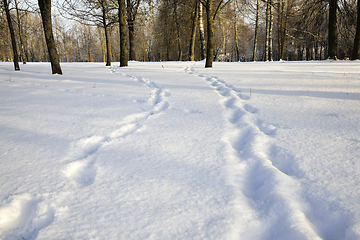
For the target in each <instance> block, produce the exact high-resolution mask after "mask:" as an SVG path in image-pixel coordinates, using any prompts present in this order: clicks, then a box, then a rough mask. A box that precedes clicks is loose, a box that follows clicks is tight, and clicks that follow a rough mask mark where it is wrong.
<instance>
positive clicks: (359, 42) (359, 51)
mask: <svg viewBox="0 0 360 240" xmlns="http://www.w3.org/2000/svg"><path fill="white" fill-rule="evenodd" d="M359 58H360V1H359V0H358V1H357V20H356V33H355V39H354V48H353V51H352V56H351V59H352V60H356V59H359Z"/></svg>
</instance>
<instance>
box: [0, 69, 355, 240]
mask: <svg viewBox="0 0 360 240" xmlns="http://www.w3.org/2000/svg"><path fill="white" fill-rule="evenodd" d="M202 64H203V63H190V62H183V63H175V62H173V63H172V62H166V63H137V62H131V63H130V67H128V68H119V67H117V66H116V65H115V64H114V65H115V66H112V67H109V68H107V67H104V66H102V64H92V65H91V66H92V68H91V69H90V68H89V67H88V66H89V65H87V64H64V73H65V74H64V75H63V76H48V75H46V74H44V72H45V69H46V68H44V67H45V66H47V65H46V64H27V66H24V69H23V70H22V72H20V73H15V74H14V73H13V72H12V70H11V64H4V63H2V65H1V66H3V67H4V68H2V69H1V70H0V76H1V77H2V78H4V79H5V80H6V79H8V77H7V76H8V75H9V74H12V75H11V79H12V81H5V80H4V81H2V82H1V88H0V91H1V94H0V100H1V101H2V102H3V105H2V107H1V108H0V131H1V132H2V134H0V136H1V138H0V146H1V147H0V150H1V151H2V155H1V157H2V161H1V162H0V164H1V166H0V169H2V172H1V174H0V176H1V178H0V180H1V183H2V187H1V189H0V190H1V191H0V201H1V203H0V237H1V238H2V239H91V238H94V239H105V238H106V239H259V240H260V239H276V240H278V239H294V240H296V239H299V240H300V239H314V240H315V239H326V240H331V239H346V240H350V239H359V236H360V225H359V223H360V210H359V209H360V205H359V202H358V199H359V197H360V189H359V184H360V180H359V174H360V164H359V163H358V162H357V161H358V156H360V153H359V149H360V147H359V143H360V140H359V139H360V137H359V130H358V129H359V128H360V126H359V119H360V116H359V110H360V104H359V102H360V84H359V79H358V77H357V74H355V73H354V70H353V69H355V68H354V67H359V66H358V65H359V63H354V65H351V64H348V63H347V62H325V63H322V62H320V63H297V64H298V65H293V64H292V63H288V64H284V63H268V64H266V65H262V64H260V63H259V64H257V65H256V64H255V63H253V64H255V65H252V64H242V63H231V64H230V63H228V64H225V63H224V64H221V63H216V64H214V69H211V70H210V69H203V65H202ZM294 64H295V63H294ZM352 64H353V63H352ZM259 65H261V66H264V70H261V71H260V70H258V69H257V66H259ZM304 65H307V67H305V68H303V66H304ZM328 65H329V66H330V65H332V66H330V68H331V70H332V71H334V72H331V71H329V69H328V70H326V69H327V67H328ZM35 66H36V67H37V68H34V67H35ZM220 66H222V67H223V68H224V69H225V70H224V71H219V68H220ZM309 66H311V67H312V68H310V67H309ZM341 67H346V70H344V71H347V75H346V76H347V78H346V79H340V80H339V76H345V73H344V74H340V75H339V74H338V73H339V71H342V68H341ZM239 68H241V71H242V75H240V76H239V74H238V72H239ZM293 68H294V69H293ZM324 68H325V70H324ZM269 69H270V70H269ZM336 69H341V70H336ZM87 71H89V72H87ZM263 71H264V72H266V71H268V72H267V75H266V78H265V80H261V79H260V80H259V78H262V77H263V75H262V74H263ZM309 71H312V74H311V73H309ZM67 72H70V73H71V74H69V75H67V74H66V73H67ZM249 72H250V73H249ZM299 74H302V75H301V76H303V78H302V79H296V78H297V77H298V75H299ZM284 76H285V77H284ZM242 77H243V78H244V79H247V80H246V81H245V80H244V79H243V78H242ZM282 77H284V79H285V81H283V79H282ZM311 77H313V78H314V79H312V80H311V81H309V80H308V79H307V78H311ZM294 79H295V80H294ZM324 79H326V80H324ZM343 85H344V86H343ZM324 86H325V87H324ZM279 88H281V90H279ZM280 100H281V101H283V102H280ZM279 102H280V105H277V104H279ZM298 102H301V103H302V104H303V108H301V106H300V107H299V106H298V105H297V103H298ZM288 104H290V105H288ZM329 105H330V106H331V109H332V112H329V110H328V106H329ZM289 106H290V107H289ZM317 107H318V108H317ZM340 107H341V108H340ZM292 108H294V109H295V108H296V109H298V110H299V109H300V110H301V111H303V112H302V114H303V115H304V116H303V118H302V116H299V115H296V113H295V114H294V113H293V112H292ZM340 109H341V110H340ZM335 110H336V111H335ZM314 111H318V112H320V114H313V113H314ZM276 112H277V114H275V113H276ZM279 113H281V114H283V115H280V114H279ZM284 113H285V114H284ZM293 116H295V117H293ZM297 118H299V119H301V120H298V119H297ZM283 119H285V120H284V121H283ZM306 119H311V120H312V121H313V122H312V123H311V124H310V125H309V124H308V125H306V124H305V123H304V120H306ZM299 121H302V122H300V123H299ZM318 121H319V122H321V121H323V122H325V123H326V124H323V125H324V127H323V125H321V124H318V125H317V122H318ZM309 122H310V121H309ZM302 124H303V125H304V126H305V127H303V125H302ZM34 126H36V127H34ZM315 126H316V127H315ZM299 129H300V130H299ZM342 131H343V132H342ZM319 133H320V137H317V136H318V135H319ZM302 134H304V135H309V136H311V137H312V138H313V139H310V140H312V141H313V142H314V145H316V144H317V145H318V147H316V148H314V149H312V148H311V146H309V144H308V143H307V142H306V141H305V140H304V138H302V137H303V135H302ZM338 143H340V144H343V145H341V146H343V148H344V149H345V148H346V150H344V151H343V152H340V153H338V154H337V155H334V156H331V154H330V153H329V149H328V147H327V146H328V145H329V146H332V148H335V149H339V146H337V144H338ZM341 146H340V147H341ZM294 149H297V150H298V149H301V152H297V151H295V150H294ZM319 152H320V153H319ZM314 156H317V157H318V158H321V161H322V162H321V161H320V162H317V161H316V159H315V157H314ZM324 156H325V157H324ZM324 159H325V161H324ZM345 159H346V160H345ZM310 160H311V161H310ZM334 163H335V165H332V164H334ZM321 164H324V165H321ZM346 164H347V165H346ZM322 166H326V168H325V169H324V167H322ZM316 172H319V176H320V177H319V178H315V177H317V175H316ZM349 173H351V175H350V176H348V174H349ZM314 176H315V177H314ZM332 176H336V178H335V177H332ZM337 180H338V181H339V182H340V183H339V185H334V184H336V181H337ZM342 184H343V185H346V186H347V187H346V188H345V189H344V190H342V189H341V186H342ZM329 186H331V188H329ZM332 189H335V190H336V191H335V190H332ZM314 191H318V192H315V193H314ZM338 193H339V196H338V195H337V194H338Z"/></svg>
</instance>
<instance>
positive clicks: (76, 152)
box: [63, 66, 168, 187]
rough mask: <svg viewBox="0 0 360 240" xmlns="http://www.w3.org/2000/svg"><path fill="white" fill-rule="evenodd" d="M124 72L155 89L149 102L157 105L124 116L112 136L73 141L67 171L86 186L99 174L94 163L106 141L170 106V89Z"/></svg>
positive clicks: (121, 136) (113, 68)
mask: <svg viewBox="0 0 360 240" xmlns="http://www.w3.org/2000/svg"><path fill="white" fill-rule="evenodd" d="M109 70H110V72H111V73H112V74H116V73H117V67H114V66H112V67H110V68H109ZM123 75H124V76H126V77H129V78H131V79H133V80H134V81H137V82H139V83H140V84H142V85H145V86H147V87H148V88H150V89H151V95H150V98H149V99H148V103H149V104H150V105H151V106H153V108H152V109H151V110H150V111H147V112H141V113H135V114H131V115H128V116H126V117H124V119H123V120H122V122H121V123H120V127H119V128H118V129H116V130H114V131H113V132H111V133H110V134H108V136H96V135H95V136H90V137H87V138H83V139H80V140H78V141H76V142H75V143H73V146H72V147H71V150H70V153H69V155H68V156H67V157H66V161H67V162H68V163H67V164H66V166H65V168H64V170H63V173H64V174H65V176H67V177H68V178H69V179H71V180H72V181H73V182H74V183H75V184H76V185H77V186H78V187H86V186H89V185H91V184H92V183H93V182H94V180H95V176H96V168H95V167H94V163H95V161H96V157H97V156H96V155H97V151H98V150H99V149H100V148H101V146H102V145H103V144H104V143H109V142H111V141H112V140H115V139H120V138H125V137H126V136H128V135H130V134H132V133H134V132H136V131H137V130H139V129H140V128H141V127H142V124H143V121H144V120H146V119H147V118H149V117H150V116H153V115H155V114H158V113H160V112H162V111H164V110H166V109H167V108H168V102H167V101H166V100H165V99H166V97H167V96H168V93H167V92H166V91H165V90H164V89H162V88H161V87H159V86H158V85H157V84H156V83H154V82H153V81H151V80H148V79H145V78H137V77H133V76H131V75H128V74H123Z"/></svg>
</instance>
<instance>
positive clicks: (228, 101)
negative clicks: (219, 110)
mask: <svg viewBox="0 0 360 240" xmlns="http://www.w3.org/2000/svg"><path fill="white" fill-rule="evenodd" d="M235 102H236V99H235V98H234V97H231V98H228V99H226V100H225V102H224V106H225V107H227V108H234V107H235Z"/></svg>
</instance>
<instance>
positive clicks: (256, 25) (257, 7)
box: [253, 0, 260, 62]
mask: <svg viewBox="0 0 360 240" xmlns="http://www.w3.org/2000/svg"><path fill="white" fill-rule="evenodd" d="M259 12H260V4H259V0H257V1H256V18H255V36H254V50H253V61H254V62H255V61H256V50H257V40H258V31H259Z"/></svg>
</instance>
